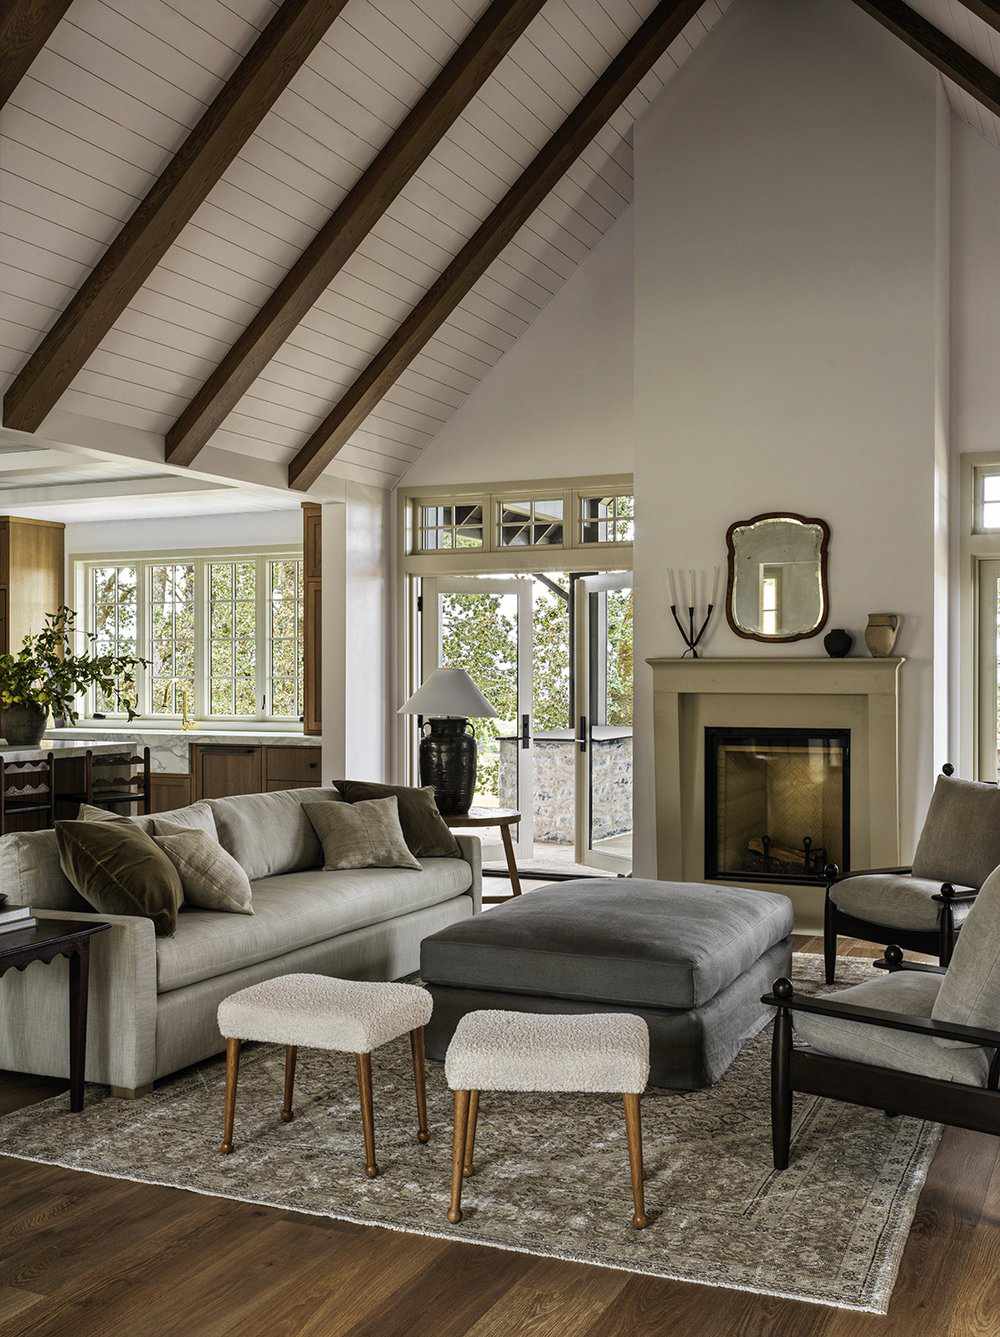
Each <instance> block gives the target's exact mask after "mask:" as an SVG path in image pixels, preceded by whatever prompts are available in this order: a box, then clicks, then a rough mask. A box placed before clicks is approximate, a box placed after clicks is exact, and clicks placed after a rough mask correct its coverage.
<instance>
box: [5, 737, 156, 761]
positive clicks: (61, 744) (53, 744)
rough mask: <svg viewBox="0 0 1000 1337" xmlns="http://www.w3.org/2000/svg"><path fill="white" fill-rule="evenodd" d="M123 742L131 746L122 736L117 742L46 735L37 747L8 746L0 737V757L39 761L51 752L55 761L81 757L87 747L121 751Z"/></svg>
mask: <svg viewBox="0 0 1000 1337" xmlns="http://www.w3.org/2000/svg"><path fill="white" fill-rule="evenodd" d="M123 744H128V745H129V746H131V744H132V739H131V738H129V737H123V738H122V739H121V740H120V741H118V742H111V741H108V742H101V741H99V740H97V739H83V738H81V739H68V738H50V737H49V736H48V735H46V736H45V737H44V738H43V739H42V741H41V742H40V743H39V744H38V746H37V747H8V745H7V743H6V742H5V741H4V740H3V739H0V757H3V760H4V761H41V760H43V759H44V758H45V757H47V756H48V754H49V753H50V752H51V753H52V754H53V756H54V757H55V759H56V761H58V760H59V759H60V757H70V758H72V757H82V756H83V754H84V753H85V752H86V751H87V750H88V749H89V750H90V751H91V752H100V753H108V752H121V751H122V746H123Z"/></svg>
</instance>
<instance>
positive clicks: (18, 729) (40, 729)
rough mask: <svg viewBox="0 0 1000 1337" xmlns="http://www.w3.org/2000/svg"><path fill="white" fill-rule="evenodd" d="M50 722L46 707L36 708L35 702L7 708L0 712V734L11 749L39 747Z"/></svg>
mask: <svg viewBox="0 0 1000 1337" xmlns="http://www.w3.org/2000/svg"><path fill="white" fill-rule="evenodd" d="M48 720H49V712H48V708H47V707H46V706H36V705H35V704H34V702H28V703H27V704H25V705H22V706H7V708H6V709H5V710H4V711H2V712H0V734H3V736H4V738H6V740H7V744H8V746H9V747H37V746H38V744H39V743H40V742H41V741H42V735H43V734H44V733H45V726H46V724H47V723H48Z"/></svg>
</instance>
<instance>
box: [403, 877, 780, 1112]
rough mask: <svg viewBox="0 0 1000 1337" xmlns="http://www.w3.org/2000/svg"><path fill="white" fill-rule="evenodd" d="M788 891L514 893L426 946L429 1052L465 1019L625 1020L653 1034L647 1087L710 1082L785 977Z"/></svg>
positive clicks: (585, 883)
mask: <svg viewBox="0 0 1000 1337" xmlns="http://www.w3.org/2000/svg"><path fill="white" fill-rule="evenodd" d="M791 931H792V906H791V902H790V901H789V900H788V898H787V897H785V896H780V895H776V894H775V893H773V892H765V891H748V890H745V889H744V888H742V887H716V886H705V885H703V884H700V883H691V882H653V881H646V880H641V879H638V878H636V879H632V878H629V879H623V878H608V879H605V878H584V879H581V880H580V881H578V882H563V883H559V884H557V885H554V886H552V887H551V888H546V889H545V890H542V891H533V892H530V893H528V894H527V895H525V896H520V897H517V898H516V899H515V900H511V901H508V902H507V903H506V904H504V905H500V906H497V907H496V909H493V910H488V911H487V912H486V913H485V914H481V915H477V916H476V917H475V918H474V919H467V920H463V921H462V922H461V923H458V924H452V925H451V926H450V927H449V928H446V929H442V931H441V932H440V933H435V934H434V935H433V936H432V937H430V938H425V939H424V941H423V944H422V946H421V951H420V965H421V975H422V977H423V980H424V982H425V984H426V985H427V987H428V988H429V989H430V991H431V994H432V996H433V998H434V1013H433V1016H432V1018H431V1021H430V1024H429V1026H428V1028H427V1052H428V1054H429V1055H430V1057H431V1058H434V1059H442V1060H443V1059H444V1056H445V1053H446V1051H447V1048H448V1042H449V1040H450V1039H451V1037H452V1034H453V1033H454V1030H455V1027H456V1026H457V1025H458V1022H459V1021H460V1019H461V1018H462V1017H463V1016H465V1014H466V1013H467V1012H473V1011H476V1010H478V1009H482V1008H501V1009H506V1010H508V1011H514V1012H561V1013H581V1012H600V1011H608V1012H621V1011H623V1010H627V1011H629V1012H633V1013H635V1015H636V1016H639V1017H642V1019H643V1020H644V1021H645V1022H646V1024H647V1026H648V1027H649V1040H650V1082H651V1083H652V1084H653V1085H654V1086H666V1087H673V1088H675V1089H680V1090H690V1089H692V1088H694V1087H699V1086H708V1085H710V1084H711V1083H712V1082H715V1081H718V1079H719V1078H720V1077H721V1076H722V1074H723V1073H724V1072H725V1070H726V1069H727V1068H728V1066H729V1064H730V1063H731V1062H732V1060H733V1058H734V1057H735V1055H736V1053H737V1051H738V1049H739V1048H740V1045H741V1044H742V1043H743V1041H744V1040H745V1039H746V1038H747V1037H748V1036H750V1035H753V1034H754V1033H755V1032H756V1031H758V1030H759V1029H760V1028H761V1027H762V1026H763V1025H764V1023H765V1022H766V1021H767V1020H768V1017H769V1012H768V1009H766V1008H765V1007H764V1006H763V1004H762V1003H761V1002H760V995H761V993H766V992H767V989H768V988H769V987H770V984H771V982H772V981H773V980H774V979H776V978H777V977H778V976H780V975H782V974H788V972H789V967H790V962H791V941H790V934H791Z"/></svg>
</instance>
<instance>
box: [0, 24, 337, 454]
mask: <svg viewBox="0 0 1000 1337" xmlns="http://www.w3.org/2000/svg"><path fill="white" fill-rule="evenodd" d="M345 3H346V0H284V4H282V6H281V8H280V9H278V10H277V12H276V13H275V15H274V17H273V18H272V19H271V21H270V23H268V25H267V27H266V28H265V29H264V30H263V31H262V32H261V34H260V36H259V37H258V38H257V40H256V41H255V42H254V44H253V46H252V47H251V48H250V50H249V51H248V52H247V54H246V56H245V57H244V59H243V60H242V61H241V62H240V64H239V66H238V67H237V69H236V70H235V71H234V73H233V74H232V76H231V77H230V78H229V80H228V81H227V83H226V84H225V86H224V87H223V88H222V89H221V91H220V92H219V93H218V94H217V96H216V97H215V100H214V101H213V102H212V104H211V106H210V107H209V108H208V110H207V111H206V112H205V114H204V115H203V116H202V118H201V120H200V121H199V122H198V124H197V125H196V126H195V127H194V129H193V130H192V131H191V133H190V134H189V135H188V137H187V139H186V140H185V141H184V143H183V144H182V145H181V147H180V149H179V150H178V151H177V153H176V154H175V155H174V157H173V158H172V159H171V161H170V163H169V165H168V166H167V167H166V168H165V170H164V171H163V174H162V175H161V176H160V177H159V179H158V180H157V181H156V182H155V183H154V184H153V186H152V187H151V188H150V190H149V193H148V194H147V195H146V197H145V199H144V200H143V201H142V202H141V203H140V204H139V205H138V206H137V207H136V209H135V212H134V213H133V214H132V216H131V217H130V218H129V219H128V221H127V222H126V223H125V224H124V225H123V227H122V229H121V231H120V232H119V233H118V235H117V237H115V239H114V241H113V242H112V243H111V245H110V246H109V247H108V249H107V250H106V251H105V252H104V255H103V256H102V257H101V259H100V260H99V261H98V262H97V264H96V266H95V267H94V269H93V270H92V271H91V272H90V274H89V275H88V276H87V278H86V279H85V280H84V282H83V284H82V285H81V286H80V288H79V289H78V290H77V292H76V293H75V294H74V296H73V297H72V299H71V300H70V302H69V305H68V306H67V307H66V308H65V310H64V311H63V312H62V314H61V315H60V317H59V319H58V320H57V321H56V323H55V324H54V325H53V326H52V328H51V330H50V331H49V332H48V334H47V335H46V336H45V338H44V339H43V340H42V342H41V343H40V344H39V346H38V348H37V349H36V350H35V352H34V353H32V355H31V357H30V358H29V359H28V361H27V362H26V363H25V365H24V367H22V369H21V371H20V372H19V373H18V375H17V377H16V378H15V379H14V381H13V382H12V383H11V385H10V387H9V389H8V390H7V393H6V395H5V396H4V401H3V421H4V426H6V427H14V428H17V429H18V430H20V431H23V432H34V431H36V430H37V429H38V427H39V426H40V425H41V423H42V421H43V420H44V418H45V416H46V414H48V413H49V412H50V410H51V409H52V408H53V407H54V405H55V403H56V401H57V400H58V399H59V397H60V395H62V393H63V392H64V391H65V390H67V389H68V388H69V385H70V383H71V382H72V380H73V378H74V376H76V374H77V372H79V371H80V369H81V368H82V367H83V365H84V364H85V363H86V361H87V359H88V358H89V357H90V355H91V354H92V353H93V352H94V350H95V349H96V348H97V346H98V345H99V344H100V342H101V340H102V339H103V338H104V336H105V335H106V334H107V332H108V330H110V329H111V326H112V325H113V324H114V323H115V321H116V320H117V319H118V317H119V316H120V315H121V313H122V312H123V311H124V310H125V308H126V307H127V306H128V304H129V302H130V301H131V300H132V298H133V297H134V296H135V294H136V293H137V292H138V291H139V289H140V287H141V286H142V284H143V283H144V282H145V281H146V279H147V278H148V277H149V275H150V274H151V273H152V271H153V270H154V269H155V267H156V265H157V264H158V263H159V261H160V260H161V259H162V258H163V256H164V255H165V254H166V252H167V250H168V249H169V248H170V246H171V245H172V244H173V242H174V241H175V240H176V238H177V236H178V234H179V233H180V231H181V229H182V228H183V227H184V226H185V224H186V223H187V222H188V221H189V220H190V218H191V216H192V215H193V214H194V212H195V210H196V209H197V208H198V207H199V205H200V204H202V203H203V202H204V200H205V199H206V198H207V196H208V194H209V192H210V191H211V189H212V187H213V186H214V185H215V184H216V182H217V181H219V179H220V178H221V177H222V174H223V173H224V172H225V170H226V168H227V167H228V166H229V164H230V163H231V162H232V161H233V159H234V158H235V157H236V155H237V154H238V153H239V151H240V149H241V148H242V147H243V145H244V144H245V143H246V142H247V140H248V139H249V138H250V136H251V135H252V134H253V132H254V130H255V129H256V128H257V126H258V125H259V124H260V122H261V121H262V120H263V118H264V116H265V115H266V113H267V112H268V110H269V109H270V108H271V107H272V106H273V105H274V103H275V101H276V100H277V98H278V96H279V95H280V94H281V92H282V91H283V90H284V89H285V88H287V86H288V84H289V83H290V82H291V80H292V78H293V76H294V75H295V73H296V72H297V71H298V70H299V69H300V68H301V67H302V65H303V64H304V63H305V61H306V60H307V58H308V56H309V54H310V52H311V51H313V49H314V48H315V47H316V45H317V43H318V42H319V41H320V39H321V38H322V36H323V34H324V33H325V32H326V31H327V29H328V28H329V27H330V24H331V23H332V22H333V21H334V19H335V18H336V17H337V15H338V14H339V13H340V11H341V10H342V9H343V7H344V5H345Z"/></svg>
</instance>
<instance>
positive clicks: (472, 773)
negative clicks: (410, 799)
mask: <svg viewBox="0 0 1000 1337" xmlns="http://www.w3.org/2000/svg"><path fill="white" fill-rule="evenodd" d="M468 725H469V721H468V720H428V721H427V722H426V724H425V725H424V728H425V730H426V731H427V732H425V733H424V734H423V736H422V737H421V739H420V783H421V784H422V785H433V786H434V799H435V802H436V803H437V805H438V808H439V809H440V811H441V812H443V813H444V814H445V815H446V816H448V817H454V816H458V815H460V814H462V813H466V812H468V811H469V809H470V808H471V807H472V797H473V795H474V794H475V792H476V740H475V738H474V737H473V736H472V734H471V733H466V729H467V728H468Z"/></svg>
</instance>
